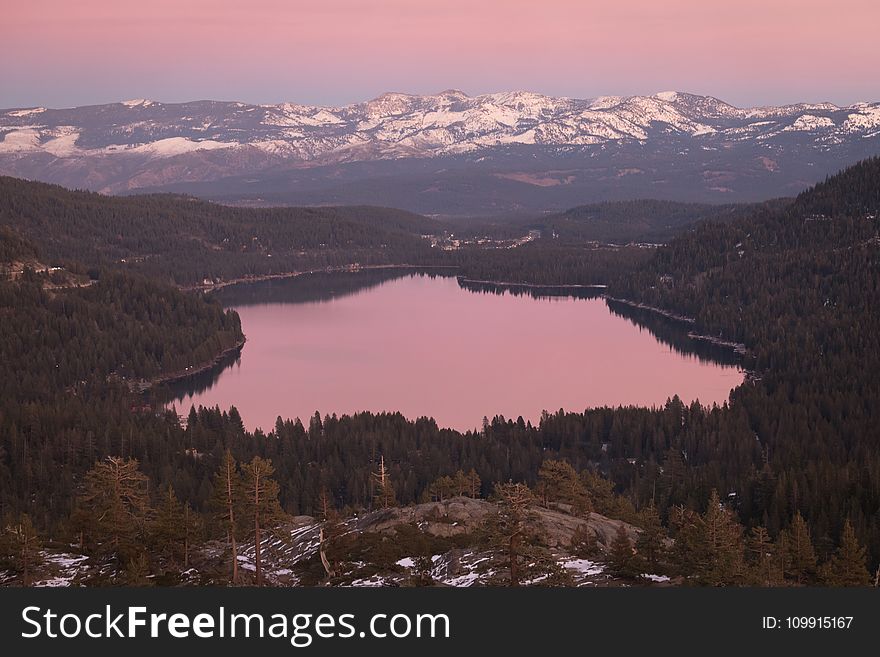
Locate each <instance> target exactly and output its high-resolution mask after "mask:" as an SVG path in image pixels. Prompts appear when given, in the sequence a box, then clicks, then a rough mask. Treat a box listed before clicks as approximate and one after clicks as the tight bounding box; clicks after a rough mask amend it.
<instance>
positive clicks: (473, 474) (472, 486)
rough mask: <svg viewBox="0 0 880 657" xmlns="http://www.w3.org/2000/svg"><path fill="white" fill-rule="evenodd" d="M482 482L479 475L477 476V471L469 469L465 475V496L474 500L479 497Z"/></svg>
mask: <svg viewBox="0 0 880 657" xmlns="http://www.w3.org/2000/svg"><path fill="white" fill-rule="evenodd" d="M482 485H483V482H482V481H481V480H480V475H478V474H477V471H476V470H474V469H473V468H471V469H470V470H468V473H467V495H468V496H469V497H472V498H474V499H477V498H478V497H480V489H481V488H482Z"/></svg>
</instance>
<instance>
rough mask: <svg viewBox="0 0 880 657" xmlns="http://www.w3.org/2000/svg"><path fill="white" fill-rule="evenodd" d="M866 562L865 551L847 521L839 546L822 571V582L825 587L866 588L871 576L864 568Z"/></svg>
mask: <svg viewBox="0 0 880 657" xmlns="http://www.w3.org/2000/svg"><path fill="white" fill-rule="evenodd" d="M866 561H867V551H866V550H865V548H863V547H862V546H861V544H860V543H859V539H858V538H856V532H855V530H854V529H853V526H852V524H851V523H850V521H849V520H848V519H847V521H846V523H845V524H844V526H843V532H842V533H841V535H840V545H839V546H838V547H837V551H836V552H835V553H834V554H833V555H832V556H831V560H830V562H829V563H828V564H827V566H826V568H824V569H823V573H822V574H823V581H824V583H825V584H826V585H827V586H868V585H870V583H871V574H870V573H869V572H868V569H867V567H866V566H865V563H866Z"/></svg>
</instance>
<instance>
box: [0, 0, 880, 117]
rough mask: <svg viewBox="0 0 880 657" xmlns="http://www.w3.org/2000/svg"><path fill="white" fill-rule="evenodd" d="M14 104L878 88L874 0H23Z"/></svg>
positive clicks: (747, 93)
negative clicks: (404, 94)
mask: <svg viewBox="0 0 880 657" xmlns="http://www.w3.org/2000/svg"><path fill="white" fill-rule="evenodd" d="M2 15H3V18H2V24H0V107H19V106H33V105H45V106H50V107H67V106H74V105H83V104H91V103H102V102H112V101H117V100H122V99H128V98H141V97H145V98H152V99H155V100H160V101H166V102H174V101H183V100H195V99H202V98H212V99H226V100H242V101H248V102H264V103H269V102H279V101H293V102H301V103H315V104H325V105H338V104H345V103H349V102H353V101H358V100H364V99H367V98H372V97H375V96H377V95H378V94H380V93H382V92H385V91H405V92H411V93H428V92H436V91H440V90H443V89H448V88H457V89H461V90H463V91H465V92H466V93H469V94H477V93H484V92H490V91H502V90H512V89H529V90H532V91H538V92H542V93H547V94H552V95H563V96H572V97H578V98H590V97H593V96H597V95H606V94H608V95H612V94H613V95H626V94H650V93H654V92H657V91H663V90H669V89H674V90H679V91H692V92H695V93H702V94H710V95H714V96H717V97H720V98H723V99H725V100H728V101H729V102H733V103H734V104H737V105H740V106H746V105H761V104H778V103H783V102H795V101H802V100H809V101H823V100H829V101H832V102H837V103H851V102H855V101H859V100H872V101H876V100H880V45H878V38H877V36H878V35H877V30H878V26H880V2H878V1H877V0H836V1H835V2H828V1H827V0H728V1H725V2H719V1H716V0H604V1H591V0H583V1H573V0H528V1H526V0H484V1H480V0H435V1H433V2H429V1H426V0H382V1H379V0H317V1H308V2H300V1H299V0H248V1H246V2H245V1H243V0H235V1H231V0H149V1H144V0H76V1H72V0H22V1H19V2H11V3H7V6H5V7H4V9H3V14H2Z"/></svg>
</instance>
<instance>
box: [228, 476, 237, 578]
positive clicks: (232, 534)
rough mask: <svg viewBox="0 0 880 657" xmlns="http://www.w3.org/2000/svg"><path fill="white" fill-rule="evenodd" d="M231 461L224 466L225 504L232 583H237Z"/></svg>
mask: <svg viewBox="0 0 880 657" xmlns="http://www.w3.org/2000/svg"><path fill="white" fill-rule="evenodd" d="M231 466H232V464H231V463H227V466H226V504H227V505H228V509H229V542H230V543H231V544H232V583H233V584H238V549H237V547H236V545H235V509H234V507H235V504H233V499H232V472H230V470H229V468H230V467H231Z"/></svg>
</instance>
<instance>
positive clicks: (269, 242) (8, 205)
mask: <svg viewBox="0 0 880 657" xmlns="http://www.w3.org/2000/svg"><path fill="white" fill-rule="evenodd" d="M0 225H6V226H8V227H11V228H13V229H15V230H17V231H18V232H19V234H20V235H21V236H23V237H25V238H29V239H30V240H32V241H33V242H35V243H37V244H39V246H40V251H41V253H42V254H43V256H44V257H45V258H47V259H49V260H51V261H52V262H53V263H56V262H57V263H65V264H70V263H77V264H76V266H80V267H81V266H82V265H85V266H87V267H96V266H100V267H104V268H107V267H113V268H117V269H118V268H123V269H126V270H135V271H139V272H143V273H145V274H149V275H151V276H154V277H156V278H160V279H162V280H166V281H169V282H176V283H181V284H184V283H199V282H201V281H202V279H203V278H215V277H219V278H224V279H231V278H239V277H244V276H252V275H260V274H272V273H278V272H289V271H295V270H304V269H317V268H321V267H325V266H332V265H344V264H348V263H350V262H361V263H364V264H368V263H387V262H392V261H393V259H394V258H395V257H397V260H398V261H406V260H408V259H412V258H413V257H414V256H418V255H419V254H424V253H427V252H429V251H430V247H429V246H428V245H427V244H426V243H425V242H424V240H422V239H421V237H420V235H421V234H422V233H430V232H433V231H442V225H441V224H439V223H438V222H436V221H433V220H431V219H428V218H426V217H422V216H419V215H415V214H411V213H408V212H403V211H401V210H392V209H387V208H371V207H346V208H233V207H229V206H223V205H215V204H213V203H208V202H206V201H200V200H197V199H194V198H187V197H180V196H172V195H167V194H166V195H153V196H130V197H110V196H103V195H101V194H95V193H91V192H79V191H77V192H73V191H69V190H66V189H64V188H62V187H57V186H54V185H46V184H43V183H34V182H28V181H24V180H17V179H15V178H6V177H0ZM0 237H2V239H0V244H6V243H7V242H8V241H9V239H10V238H9V233H8V232H4V233H2V234H0ZM12 248H13V247H12V246H10V247H6V246H2V247H0V254H2V253H3V252H4V251H7V250H11V249H12ZM16 249H17V251H20V250H21V249H20V247H16Z"/></svg>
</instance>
